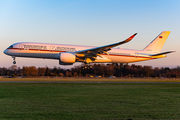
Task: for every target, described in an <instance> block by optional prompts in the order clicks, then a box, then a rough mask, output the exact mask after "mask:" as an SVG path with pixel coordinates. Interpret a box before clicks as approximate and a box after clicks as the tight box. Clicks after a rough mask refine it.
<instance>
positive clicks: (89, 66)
mask: <svg viewBox="0 0 180 120" xmlns="http://www.w3.org/2000/svg"><path fill="white" fill-rule="evenodd" d="M87 69H92V65H90V64H89V63H85V66H84V67H83V70H87Z"/></svg>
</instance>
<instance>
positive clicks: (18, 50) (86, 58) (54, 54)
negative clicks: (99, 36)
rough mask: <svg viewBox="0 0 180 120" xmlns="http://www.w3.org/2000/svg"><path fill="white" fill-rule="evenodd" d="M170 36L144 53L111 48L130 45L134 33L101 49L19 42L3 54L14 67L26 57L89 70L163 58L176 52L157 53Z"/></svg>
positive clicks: (163, 34) (159, 39) (157, 40)
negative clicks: (100, 65) (77, 64)
mask: <svg viewBox="0 0 180 120" xmlns="http://www.w3.org/2000/svg"><path fill="white" fill-rule="evenodd" d="M169 34H170V31H163V32H161V33H160V34H159V35H158V36H157V37H156V38H155V39H154V40H153V41H152V42H151V43H150V44H149V45H147V46H146V47H145V48H144V49H143V50H130V49H122V48H114V47H116V46H118V45H122V44H125V43H127V42H129V41H131V40H132V39H133V38H134V37H135V36H136V35H137V33H135V34H133V35H132V36H130V37H129V38H127V39H126V40H124V41H121V42H118V43H114V44H109V45H105V46H101V47H93V46H79V45H66V44H49V43H34V42H19V43H14V44H12V45H10V46H9V47H8V48H7V49H6V50H4V54H6V55H9V56H12V58H13V60H14V61H13V64H16V60H15V58H16V57H28V58H43V59H56V60H59V64H60V65H73V64H74V63H75V62H83V63H84V64H85V65H84V67H85V68H91V67H92V66H91V65H90V63H131V62H139V61H145V60H153V59H158V58H164V57H166V54H168V53H172V52H175V51H167V52H160V51H161V49H162V47H163V45H164V43H165V42H166V39H167V38H168V36H169Z"/></svg>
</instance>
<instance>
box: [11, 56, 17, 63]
mask: <svg viewBox="0 0 180 120" xmlns="http://www.w3.org/2000/svg"><path fill="white" fill-rule="evenodd" d="M12 58H13V60H14V61H13V64H16V57H14V56H13V57H12Z"/></svg>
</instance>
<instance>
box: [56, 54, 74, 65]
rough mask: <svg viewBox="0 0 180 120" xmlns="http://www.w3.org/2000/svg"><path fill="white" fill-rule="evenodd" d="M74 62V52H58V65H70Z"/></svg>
mask: <svg viewBox="0 0 180 120" xmlns="http://www.w3.org/2000/svg"><path fill="white" fill-rule="evenodd" d="M75 62H76V55H75V54H74V53H68V52H62V53H59V64H60V65H72V64H73V63H75Z"/></svg>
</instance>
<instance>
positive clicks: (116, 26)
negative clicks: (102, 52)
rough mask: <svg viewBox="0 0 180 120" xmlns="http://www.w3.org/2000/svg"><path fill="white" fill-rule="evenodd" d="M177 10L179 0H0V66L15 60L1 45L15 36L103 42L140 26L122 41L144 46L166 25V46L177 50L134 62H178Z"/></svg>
mask: <svg viewBox="0 0 180 120" xmlns="http://www.w3.org/2000/svg"><path fill="white" fill-rule="evenodd" d="M179 13H180V0H0V67H10V66H12V65H13V64H12V62H13V59H12V58H11V57H10V56H7V55H5V54H4V53H3V51H4V50H5V49H6V48H7V47H9V46H10V45H11V44H13V43H16V42H42V43H57V44H74V45H89V46H103V45H107V44H112V43H116V42H119V41H122V40H125V39H126V38H128V37H129V36H131V35H132V34H134V33H136V32H137V33H138V35H137V36H136V37H135V38H134V39H133V40H132V41H131V42H129V43H126V44H123V45H121V46H119V47H120V48H128V49H137V50H142V49H143V48H145V47H146V46H147V45H148V44H149V43H150V42H151V41H152V40H153V39H154V38H155V37H156V36H157V35H159V34H160V33H161V32H162V31H165V30H167V31H171V34H170V35H169V37H168V39H167V41H166V43H165V45H164V47H163V49H162V52H166V51H170V50H173V51H176V52H175V53H171V54H168V55H167V57H166V58H161V59H157V60H150V61H143V62H137V63H134V64H136V65H143V66H144V65H150V66H153V67H177V66H180V62H179V61H180V52H179V51H180V47H179V46H180V35H179V34H180V14H179ZM16 62H17V64H16V65H17V66H18V67H22V66H37V67H45V66H48V67H54V66H56V67H62V68H69V67H67V66H62V65H59V61H58V60H47V59H45V60H43V59H35V58H16ZM75 65H78V64H75ZM70 67H72V66H70Z"/></svg>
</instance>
